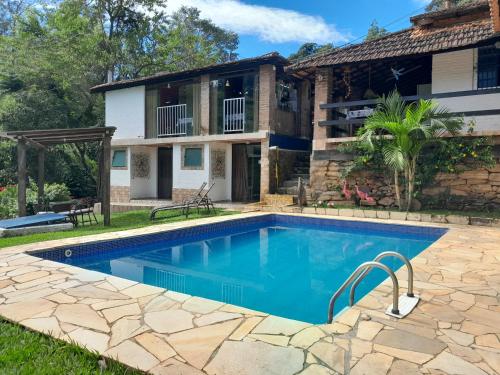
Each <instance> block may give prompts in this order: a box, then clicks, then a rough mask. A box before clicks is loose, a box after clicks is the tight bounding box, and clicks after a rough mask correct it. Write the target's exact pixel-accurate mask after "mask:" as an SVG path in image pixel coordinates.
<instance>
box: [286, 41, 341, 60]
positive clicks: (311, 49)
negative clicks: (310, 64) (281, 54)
mask: <svg viewBox="0 0 500 375" xmlns="http://www.w3.org/2000/svg"><path fill="white" fill-rule="evenodd" d="M334 48H335V47H334V46H333V44H332V43H326V44H318V43H304V44H302V45H301V46H300V47H299V49H298V50H297V52H295V53H292V54H291V55H290V56H288V58H289V59H290V60H300V59H303V58H306V57H308V56H311V55H314V54H316V53H323V52H329V51H332V50H333V49H334Z"/></svg>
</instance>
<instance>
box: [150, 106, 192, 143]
mask: <svg viewBox="0 0 500 375" xmlns="http://www.w3.org/2000/svg"><path fill="white" fill-rule="evenodd" d="M156 124H157V129H158V137H166V136H174V135H187V133H188V129H189V128H191V127H192V125H193V119H192V118H191V117H187V106H186V104H178V105H168V106H165V107H158V108H157V110H156Z"/></svg>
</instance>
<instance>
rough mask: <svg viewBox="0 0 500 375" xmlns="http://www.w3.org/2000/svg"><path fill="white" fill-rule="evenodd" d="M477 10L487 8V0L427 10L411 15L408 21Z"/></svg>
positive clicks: (458, 14) (456, 15) (446, 16)
mask: <svg viewBox="0 0 500 375" xmlns="http://www.w3.org/2000/svg"><path fill="white" fill-rule="evenodd" d="M477 10H489V4H488V1H487V0H477V1H472V2H470V3H467V4H465V5H462V6H459V7H452V8H449V9H442V10H436V11H433V12H427V13H423V14H419V15H417V16H414V17H411V18H410V21H411V22H412V23H415V22H416V21H418V20H421V19H424V18H434V19H436V18H450V17H458V16H461V15H464V14H467V13H470V12H471V11H477Z"/></svg>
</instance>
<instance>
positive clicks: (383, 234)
mask: <svg viewBox="0 0 500 375" xmlns="http://www.w3.org/2000/svg"><path fill="white" fill-rule="evenodd" d="M445 232H446V229H442V228H432V227H416V226H406V225H392V224H378V223H370V222H357V221H344V220H335V219H324V218H310V217H303V216H296V215H279V214H269V215H261V216H255V217H250V218H243V219H233V220H228V221H223V222H219V223H213V224H205V225H197V226H191V227H188V228H183V229H175V230H170V231H166V232H161V233H155V234H148V235H143V236H135V237H130V238H122V239H117V240H111V241H102V242H95V243H86V244H81V245H76V246H71V247H63V248H58V249H54V250H48V251H41V252H37V253H36V254H33V255H36V256H39V257H41V258H44V259H50V260H55V261H59V262H62V263H66V264H71V265H74V266H78V267H82V268H85V269H89V270H95V271H100V272H104V273H107V274H111V275H115V276H119V277H123V278H126V279H130V280H134V281H138V282H142V283H145V284H150V285H155V286H160V287H163V288H166V289H170V290H174V291H177V292H182V293H186V294H191V295H195V296H200V297H205V298H210V299H213V300H217V301H221V302H225V303H231V304H235V305H239V306H243V307H247V308H251V309H254V310H259V311H263V312H266V313H269V314H273V315H278V316H282V317H286V318H290V319H297V320H302V321H306V322H309V323H324V322H325V321H326V313H327V307H328V302H329V299H330V297H331V295H332V293H333V292H334V291H335V290H336V289H337V288H338V287H339V286H340V285H341V284H342V283H343V282H344V280H345V279H346V278H347V277H348V276H349V275H350V274H351V272H352V271H354V269H355V268H356V267H357V266H358V265H359V264H361V263H362V262H364V261H369V260H372V259H373V258H374V257H375V256H376V255H377V254H379V253H380V252H382V251H385V250H393V251H398V252H400V253H401V254H403V255H405V256H407V257H408V258H413V257H414V256H415V255H417V254H418V253H420V252H421V251H422V250H424V249H425V248H427V247H428V246H429V245H430V244H431V243H433V242H434V241H436V240H437V239H438V238H439V237H441V236H442V235H443V234H444V233H445ZM68 250H69V251H68ZM384 263H386V264H387V265H389V266H390V267H391V268H393V269H397V268H399V267H400V266H401V263H400V262H399V260H396V259H386V260H384ZM385 277H386V275H385V274H383V273H382V272H380V271H377V270H374V271H373V272H372V273H370V275H369V276H368V277H367V278H366V279H365V280H364V281H363V283H362V284H361V285H360V286H359V287H358V289H357V293H356V296H357V298H358V299H359V298H361V297H362V296H364V295H365V294H366V293H368V292H369V291H371V290H372V289H373V288H374V287H375V286H376V285H378V284H379V283H380V282H381V281H383V280H384V279H385ZM347 304H348V300H347V295H344V296H342V298H341V299H339V300H338V302H337V305H336V311H341V309H342V308H343V307H345V306H347ZM337 306H338V307H337Z"/></svg>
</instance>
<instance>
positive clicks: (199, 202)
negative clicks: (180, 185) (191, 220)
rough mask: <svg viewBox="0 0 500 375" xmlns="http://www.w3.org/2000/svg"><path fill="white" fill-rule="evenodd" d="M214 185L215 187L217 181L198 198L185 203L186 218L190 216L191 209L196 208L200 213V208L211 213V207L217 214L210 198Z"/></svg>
mask: <svg viewBox="0 0 500 375" xmlns="http://www.w3.org/2000/svg"><path fill="white" fill-rule="evenodd" d="M214 185H215V181H214V182H212V184H211V185H210V186H209V187H208V189H207V190H205V191H204V192H203V193H202V194H200V195H199V196H198V197H196V198H195V199H193V200H191V201H187V202H185V205H184V208H183V209H184V210H185V211H186V212H185V215H186V217H187V215H188V214H189V210H190V209H191V208H196V210H197V212H198V213H199V212H200V207H206V208H207V211H208V212H210V207H212V209H213V210H214V212H215V207H214V203H213V202H212V200H211V199H210V197H209V196H208V194H209V193H210V191H211V190H212V188H213V187H214Z"/></svg>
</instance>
